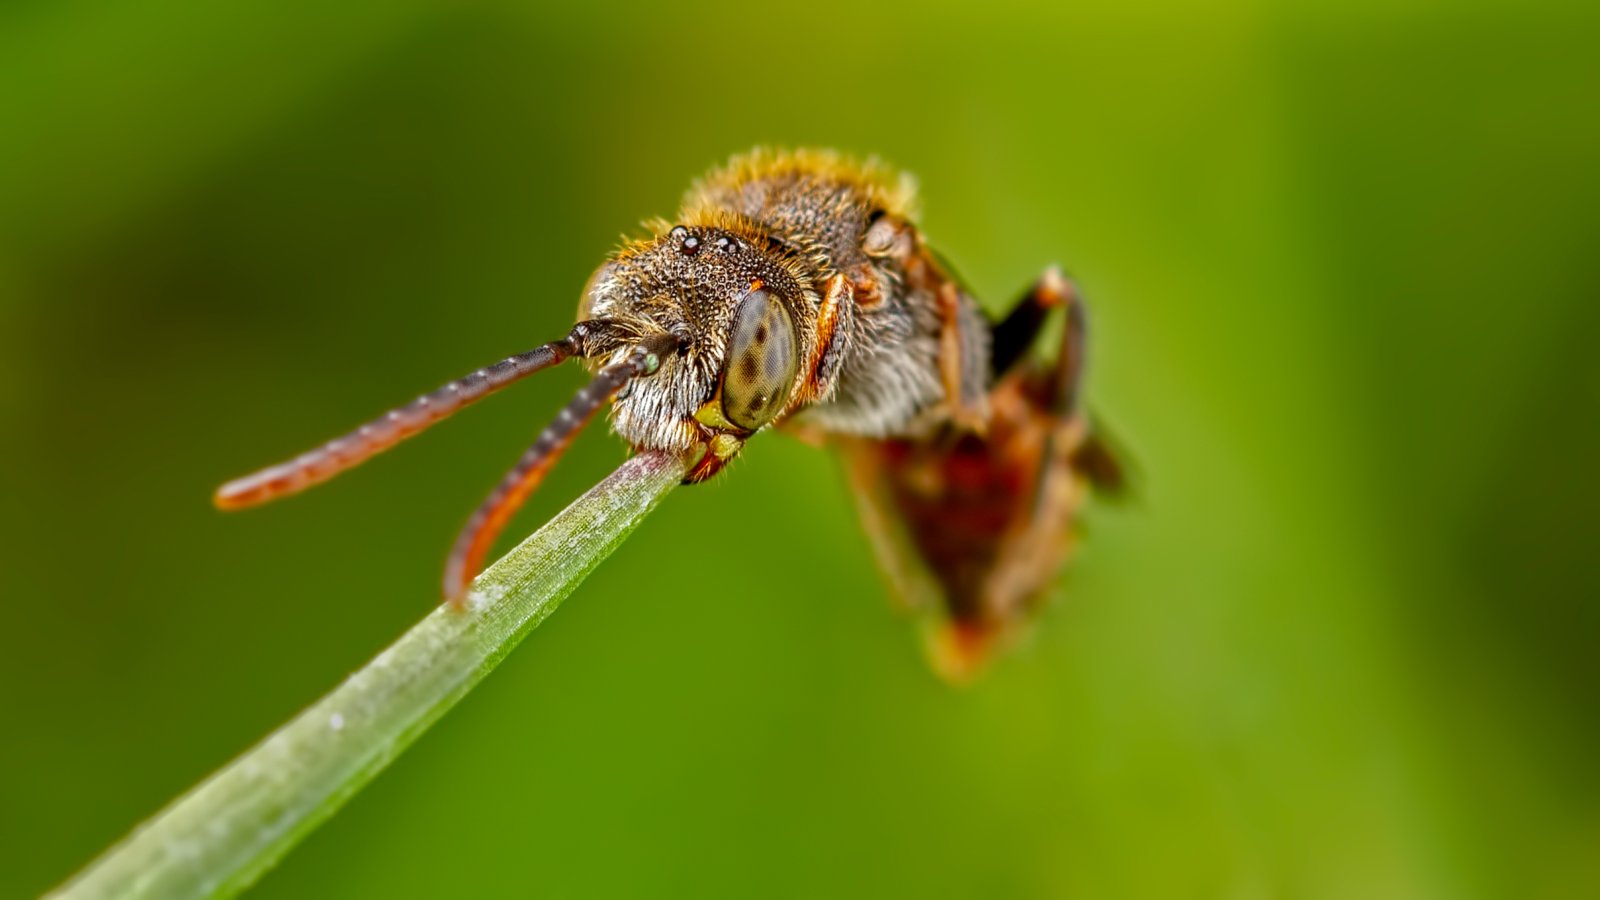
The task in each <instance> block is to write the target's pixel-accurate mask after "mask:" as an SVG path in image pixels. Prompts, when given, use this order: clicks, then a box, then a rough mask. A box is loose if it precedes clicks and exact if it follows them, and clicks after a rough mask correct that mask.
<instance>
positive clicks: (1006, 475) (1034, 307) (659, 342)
mask: <svg viewBox="0 0 1600 900" xmlns="http://www.w3.org/2000/svg"><path fill="white" fill-rule="evenodd" d="M914 194H915V191H914V185H913V183H912V181H911V180H910V179H909V178H908V177H905V176H902V175H897V174H896V173H894V172H892V171H890V170H889V169H887V168H886V167H884V166H882V165H880V164H878V163H876V162H873V161H869V162H867V163H862V164H858V163H855V162H852V161H850V160H848V159H846V158H843V157H841V156H838V155H836V154H834V153H832V152H828V151H795V152H770V151H762V150H757V151H755V152H753V153H751V154H748V155H745V156H742V157H736V158H734V159H733V160H732V161H731V162H730V163H729V164H728V165H726V166H724V167H723V168H721V169H718V170H716V171H714V172H712V173H711V174H710V175H709V176H707V177H705V178H704V179H702V180H701V181H699V182H698V183H696V184H695V186H694V187H693V188H692V189H691V190H690V191H689V193H688V196H687V198H686V199H685V202H684V204H683V207H682V209H681V210H680V212H679V214H678V216H677V219H676V220H675V221H673V222H668V221H662V220H655V221H651V222H648V223H646V226H647V228H648V230H649V236H648V237H646V238H644V239H641V240H634V241H630V242H628V243H626V244H624V245H623V246H622V247H621V248H620V249H618V250H617V251H616V252H614V253H613V254H612V255H611V256H610V257H609V258H608V259H607V260H606V261H605V262H604V263H603V264H602V265H601V266H600V267H599V268H598V269H597V270H596V271H595V273H594V274H593V276H592V277H591V278H590V279H589V282H588V284H587V286H586V287H585V288H584V290H583V293H582V297H581V300H580V302H579V308H578V323H577V324H576V325H574V326H573V328H572V330H571V331H569V332H568V333H567V334H566V336H565V337H562V338H560V339H559V340H556V341H553V342H551V343H547V344H543V345H541V346H538V347H535V348H533V349H532V350H528V351H526V352H524V353H519V354H517V355H515V356H512V357H509V358H507V359H504V360H501V361H500V362H498V363H495V364H494V365H491V366H488V367H486V368H482V369H479V370H477V371H476V372H473V373H472V374H470V375H467V376H465V377H463V378H459V379H457V380H455V381H452V382H450V383H448V384H446V385H444V386H443V387H441V388H439V389H437V390H435V391H433V392H431V393H428V394H423V395H422V396H421V397H418V398H417V399H416V400H415V401H413V402H411V403H409V404H407V405H405V406H402V407H399V408H397V409H395V410H393V411H391V412H389V413H387V414H385V415H383V416H382V417H380V418H378V419H375V420H373V421H372V422H369V423H368V424H366V425H363V426H361V427H360V428H358V429H356V430H355V431H353V432H350V433H349V434H346V435H344V436H342V437H339V438H336V439H334V440H332V441H329V442H328V443H326V444H323V445H322V446H320V447H317V448H315V449H313V450H311V451H309V452H307V453H304V454H301V455H300V456H297V457H295V458H294V459H291V460H289V461H287V462H284V463H281V464H278V465H275V466H271V467H269V468H266V469H263V470H261V471H259V472H256V473H254V474H252V475H248V476H245V477H243V478H240V479H237V480H235V481H230V482H228V483H227V484H225V485H223V486H222V487H221V488H219V489H218V490H217V492H216V496H215V501H216V504H217V506H219V507H220V508H222V509H238V508H242V507H247V506H253V505H256V504H259V503H263V502H265V501H268V500H273V499H276V498H278V497H282V496H285V495H288V494H292V493H296V492H298V491H301V490H304V489H306V488H308V487H310V486H312V485H314V484H317V483H320V482H322V481H326V480H327V479H329V478H332V477H333V476H334V475H337V474H339V473H340V472H343V471H345V470H346V469H349V468H352V467H354V466H356V465H358V464H360V463H362V462H364V461H366V460H367V459H370V458H371V457H372V456H374V455H376V454H378V453H380V452H382V451H384V450H387V449H388V448H390V447H392V446H394V445H395V444H397V443H399V442H400V441H401V440H404V439H405V438H407V437H410V436H412V435H414V434H416V433H418V432H420V431H422V430H423V429H425V428H428V427H429V426H431V425H433V424H434V423H435V422H438V421H439V420H441V419H443V418H445V417H446V416H449V415H450V414H451V413H454V412H455V411H457V410H459V409H461V408H462V407H464V406H466V405H468V404H470V403H473V402H475V401H477V400H480V399H482V398H483V397H486V396H488V395H489V394H492V393H494V392H496V391H498V390H500V389H502V388H505V387H507V386H508V385H510V384H512V383H514V382H517V381H520V380H521V379H523V378H526V377H527V376H529V375H532V374H533V373H535V372H539V371H543V370H545V369H548V368H550V367H552V366H555V365H557V364H558V363H561V362H563V361H565V360H569V359H578V360H581V361H582V362H583V363H584V364H585V365H586V366H587V367H588V368H589V369H590V370H591V371H592V372H593V373H594V375H593V380H592V381H590V382H589V384H588V385H587V386H585V387H584V388H583V389H581V390H580V391H578V393H577V395H576V396H575V397H574V398H573V399H572V400H571V402H569V403H568V404H567V406H566V407H565V408H564V409H562V410H561V412H560V413H559V414H558V415H557V416H556V418H555V420H554V421H553V422H552V423H550V425H549V426H548V427H547V428H545V429H544V431H543V432H542V433H541V434H540V435H539V437H538V439H537V441H536V442H535V443H534V444H533V446H532V447H530V448H529V449H528V450H527V451H526V452H525V453H524V455H523V456H522V458H521V459H520V460H519V461H518V462H517V464H516V466H515V467H514V468H512V470H511V471H510V472H509V473H508V474H507V475H506V476H505V477H504V479H503V480H502V481H501V482H500V483H499V485H498V486H497V487H495V489H494V490H493V491H492V492H491V493H490V494H489V496H488V498H487V499H485V500H484V502H483V503H482V505H480V506H479V507H478V509H477V511H476V512H474V513H473V514H472V516H471V517H470V518H469V519H468V520H467V523H466V525H465V526H464V527H463V528H462V530H461V533H460V535H459V537H458V538H457V539H456V542H455V545H454V547H453V548H452V549H451V551H450V555H449V557H448V561H447V563H446V565H445V572H444V595H445V598H446V599H447V600H448V601H452V602H455V603H457V604H458V605H460V604H461V601H462V598H463V597H464V595H465V593H466V590H467V588H468V586H469V584H470V583H471V580H472V578H473V576H474V575H475V574H476V573H477V572H478V571H480V570H481V569H482V568H483V565H484V560H485V558H486V555H487V553H488V551H489V549H490V547H491V545H492V544H493V542H494V540H495V538H496V536H497V535H498V534H499V533H500V531H501V530H502V529H503V528H504V527H505V525H506V523H507V521H508V520H509V519H510V518H511V516H512V514H513V513H514V512H515V511H516V510H517V509H518V507H520V506H521V505H522V503H523V502H524V501H525V500H526V499H527V497H528V496H529V494H530V493H531V492H532V491H533V490H534V489H535V488H536V487H537V486H538V484H539V482H540V481H541V480H542V478H543V477H544V475H545V473H546V472H548V471H549V469H550V468H551V467H552V466H553V465H554V464H555V463H556V461H557V460H558V459H559V458H560V457H561V455H562V453H563V451H564V450H565V449H566V447H567V445H568V444H569V443H570V442H571V440H572V439H573V437H575V436H576V435H577V434H578V432H579V431H580V430H581V429H582V428H583V427H584V426H585V424H587V423H588V422H589V421H590V420H591V419H592V418H593V417H594V416H595V415H596V414H597V413H598V412H599V411H600V410H601V409H602V408H604V407H606V406H607V405H608V404H609V406H610V413H611V427H612V430H613V431H615V432H616V434H617V435H619V436H620V437H621V438H622V439H623V440H624V441H626V442H627V443H628V444H629V445H630V446H631V447H632V448H633V449H635V450H639V451H643V450H654V451H666V452H670V453H673V454H679V455H681V456H683V457H684V458H685V460H686V465H687V469H686V472H687V474H686V477H685V479H684V480H685V483H698V482H702V481H706V480H708V479H710V478H712V477H714V476H715V475H716V474H717V473H718V472H720V471H721V470H722V469H723V468H724V467H726V466H727V464H728V463H729V462H730V461H731V460H733V459H734V458H735V457H737V456H738V455H739V453H740V452H741V451H742V450H743V448H744V445H745V443H746V442H747V441H749V440H750V439H751V438H752V437H754V436H755V435H756V434H757V433H758V432H761V431H765V430H768V429H773V428H780V429H783V430H787V431H791V432H794V433H796V434H798V435H800V436H802V437H804V438H809V439H811V440H813V441H818V442H822V443H827V444H832V445H835V446H837V447H838V448H839V450H840V451H841V453H842V455H843V458H844V460H845V469H846V471H847V472H848V474H849V478H850V481H851V483H852V487H853V493H854V495H855V496H856V497H857V498H858V505H859V507H860V513H861V518H862V520H863V522H864V524H865V526H866V531H867V534H868V537H869V540H870V542H871V544H872V546H873V548H874V550H875V552H876V554H877V556H878V559H879V562H880V564H881V565H882V567H883V569H884V570H885V571H886V572H887V574H888V576H889V580H890V581H891V583H892V586H893V587H894V589H895V592H896V593H897V594H898V595H899V597H900V598H901V600H902V602H903V604H904V605H905V606H906V607H907V608H908V609H910V610H912V611H914V612H916V613H918V614H920V616H921V618H922V619H923V621H924V623H925V631H926V634H927V645H928V648H929V650H930V658H931V660H932V661H933V663H934V665H935V668H936V669H937V670H938V671H939V672H941V673H943V674H945V675H946V676H949V677H952V678H960V677H963V676H966V675H969V674H971V673H973V672H974V671H976V670H977V669H978V668H979V667H980V666H981V665H982V664H983V663H984V661H985V660H987V659H988V658H990V657H991V656H992V655H993V652H994V651H995V649H996V648H998V647H1001V646H1003V645H1004V644H1006V643H1007V642H1009V641H1010V640H1011V639H1012V638H1013V637H1014V636H1015V635H1016V634H1017V633H1018V631H1019V629H1020V627H1021V626H1022V625H1024V624H1025V623H1027V622H1028V621H1030V620H1031V619H1032V617H1033V614H1034V613H1035V612H1036V610H1037V609H1038V607H1039V605H1040V602H1041V598H1042V597H1043V595H1044V593H1045V591H1046V588H1047V587H1048V586H1049V585H1050V583H1051V582H1052V581H1053V579H1054V578H1055V575H1056V573H1057V572H1058V570H1059V569H1060V568H1061V566H1062V565H1063V563H1064V562H1065V560H1066V558H1067V556H1068V554H1069V553H1070V551H1071V550H1072V548H1073V545H1074V544H1075V540H1076V523H1077V519H1078V515H1079V511H1080V508H1081V507H1082V505H1083V503H1084V500H1085V498H1086V496H1087V494H1088V493H1089V491H1090V489H1091V488H1098V489H1102V490H1106V491H1116V490H1117V489H1118V488H1119V487H1120V486H1121V484H1122V481H1123V479H1122V475H1121V470H1120V468H1119V466H1118V465H1117V462H1116V458H1115V455H1114V454H1113V453H1112V452H1111V451H1110V450H1109V449H1108V446H1107V444H1106V443H1105V442H1103V441H1102V440H1100V439H1099V438H1098V437H1097V435H1096V434H1095V433H1094V432H1093V431H1092V430H1091V427H1090V422H1089V419H1088V417H1087V416H1086V415H1085V413H1084V411H1083V408H1082V401H1081V395H1082V390H1081V385H1082V381H1083V372H1084V349H1085V336H1086V317H1085V313H1084V305H1083V302H1082V300H1081V299H1080V298H1079V296H1078V294H1077V291H1076V290H1075V289H1074V287H1073V284H1072V283H1071V282H1070V281H1068V280H1067V279H1065V278H1064V277H1063V276H1062V275H1061V274H1060V272H1059V271H1057V270H1056V269H1053V268H1052V269H1049V270H1047V271H1046V272H1045V273H1044V275H1043V276H1041V277H1040V278H1039V279H1038V280H1037V281H1036V282H1035V283H1034V284H1033V286H1032V287H1031V288H1030V289H1029V290H1028V291H1027V292H1026V293H1025V294H1024V295H1023V296H1022V299H1021V300H1020V301H1018V302H1017V303H1016V305H1015V306H1014V307H1013V308H1012V310H1011V311H1010V312H1009V313H1008V314H1007V315H1006V316H1005V317H1004V318H1002V319H1000V320H999V321H990V320H989V319H988V318H987V317H986V316H985V315H984V313H983V312H982V310H981V309H980V307H979V305H978V303H977V302H976V301H975V300H974V298H973V296H972V293H971V292H970V291H969V290H967V289H966V287H964V286H963V284H962V283H961V281H960V280H959V279H958V278H957V277H956V276H955V274H954V273H953V272H952V271H951V269H950V267H949V266H948V265H946V264H945V263H944V262H943V261H942V260H941V258H940V257H939V256H938V255H937V254H936V253H934V252H933V250H931V249H930V248H929V247H928V245H927V243H926V242H925V241H924V239H923V236H922V233H921V232H920V231H919V230H918V228H917V225H916V209H915V200H914ZM1057 310H1059V311H1060V313H1061V315H1062V316H1063V317H1064V320H1065V322H1064V326H1063V328H1062V330H1061V334H1062V337H1061V338H1060V341H1059V345H1058V346H1057V347H1056V348H1055V352H1054V356H1053V359H1051V360H1049V361H1043V360H1038V359H1036V358H1035V356H1034V355H1033V354H1032V352H1031V350H1032V347H1033V345H1034V344H1035V343H1036V342H1037V341H1038V339H1039V336H1040V334H1041V332H1042V331H1043V330H1044V325H1045V323H1046V321H1047V319H1048V317H1049V316H1050V315H1051V314H1052V313H1053V312H1055V311H1057Z"/></svg>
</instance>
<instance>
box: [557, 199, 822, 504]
mask: <svg viewBox="0 0 1600 900" xmlns="http://www.w3.org/2000/svg"><path fill="white" fill-rule="evenodd" d="M817 305H818V301H817V299H816V294H815V292H814V291H812V290H811V288H810V285H809V284H808V283H807V281H806V280H805V279H804V277H803V276H802V275H800V274H799V273H797V272H796V271H795V270H794V268H793V266H792V263H791V262H790V261H789V260H788V259H787V258H786V256H785V255H783V254H782V253H781V252H780V251H776V250H774V248H772V247H771V246H769V245H768V244H767V242H766V241H765V240H764V239H762V238H761V236H760V235H759V233H756V232H753V231H751V230H749V229H739V230H734V229H730V228H720V227H710V226H705V227H687V226H682V225H680V226H677V227H674V228H671V229H669V230H667V231H666V233H665V234H664V235H661V236H660V237H658V238H655V239H652V240H650V241H646V242H641V243H638V244H634V245H630V246H628V247H625V248H623V249H622V250H621V251H620V252H619V253H618V254H617V255H616V256H615V257H614V258H613V259H611V260H610V261H608V262H606V263H605V264H604V265H602V266H601V267H600V269H599V270H598V271H596V272H595V274H594V276H593V277H592V278H591V279H590V283H589V288H588V289H587V290H586V291H585V293H584V298H583V301H582V304H581V305H580V308H579V317H580V318H582V319H586V320H594V321H600V322H607V323H614V325H613V327H614V328H615V329H616V330H617V331H618V333H619V334H651V333H657V334H659V333H667V334H673V335H677V336H679V339H680V347H681V349H680V350H679V352H678V353H677V354H676V355H671V356H669V357H667V358H665V359H663V360H662V364H661V370H660V371H659V372H658V373H657V374H656V375H655V377H652V378H650V379H648V380H640V381H638V382H636V383H635V384H634V385H633V386H632V387H631V388H630V390H629V391H628V392H627V393H625V394H624V395H623V396H621V397H619V398H618V400H617V403H616V406H615V416H614V420H613V426H614V427H615V429H616V431H617V433H618V434H619V435H621V436H622V437H623V438H624V439H626V440H627V441H628V442H629V443H631V444H633V445H634V446H636V447H643V448H650V449H660V450H671V451H678V452H682V451H687V450H691V449H693V448H695V447H697V446H704V447H705V448H706V452H705V456H704V457H703V458H702V460H701V463H700V465H698V466H697V467H696V469H695V471H694V473H693V474H692V475H691V478H692V479H693V480H702V479H704V478H707V477H710V475H712V474H714V473H715V472H716V471H717V470H718V469H720V468H721V466H722V465H723V464H725V463H726V462H727V461H728V460H729V459H731V458H732V457H733V456H735V455H736V454H737V453H738V451H739V449H740V448H741V447H742V446H743V444H744V441H745V440H746V439H747V438H748V437H749V436H750V435H751V434H753V433H754V432H756V431H757V430H759V429H760V428H762V427H763V426H765V425H767V424H769V423H770V422H772V421H773V420H775V419H776V418H778V416H779V415H781V414H782V413H783V411H784V410H785V409H787V408H789V407H790V406H791V405H792V404H794V403H797V402H798V401H799V399H800V398H801V396H802V393H803V387H804V380H803V379H802V378H801V377H800V374H801V372H800V369H801V361H802V360H804V359H807V358H809V356H810V355H811V354H810V350H811V345H812V344H813V343H814V342H815V339H816V338H815V335H816V308H817ZM627 346H628V342H627V341H622V342H620V343H618V345H617V347H616V349H615V350H613V351H611V352H610V353H606V354H601V355H599V356H598V358H597V359H596V362H597V363H600V362H615V361H616V359H617V358H620V357H619V356H617V354H625V353H626V352H627V349H626V348H627Z"/></svg>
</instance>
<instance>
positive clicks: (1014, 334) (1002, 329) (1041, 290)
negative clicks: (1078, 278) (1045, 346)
mask: <svg viewBox="0 0 1600 900" xmlns="http://www.w3.org/2000/svg"><path fill="white" fill-rule="evenodd" d="M1080 305H1081V304H1080V302H1079V300H1078V289H1077V287H1076V286H1075V285H1074V284H1073V283H1072V282H1071V281H1070V280H1068V279H1067V278H1066V277H1065V276H1063V275H1062V274H1061V270H1060V269H1058V268H1056V267H1055V266H1051V267H1050V268H1048V269H1046V270H1045V273H1044V274H1043V275H1041V276H1039V280H1038V281H1036V282H1034V283H1033V287H1031V288H1029V289H1028V293H1026V294H1024V295H1023V297H1022V299H1021V300H1018V301H1017V305H1016V306H1014V307H1012V309H1011V312H1010V313H1009V314H1007V315H1006V317H1005V318H1004V319H1002V320H1001V321H1000V322H998V323H996V324H995V325H994V327H993V328H992V329H991V330H990V335H991V339H992V345H991V350H990V357H989V361H990V362H989V364H990V369H991V371H992V372H993V373H994V377H995V379H996V380H999V379H1000V377H1001V376H1003V375H1005V374H1006V373H1007V372H1009V371H1011V369H1012V368H1013V367H1015V366H1016V364H1017V363H1019V362H1021V361H1022V360H1023V359H1025V358H1026V357H1027V355H1028V350H1029V349H1030V348H1031V347H1032V346H1033V342H1034V341H1035V340H1036V339H1038V337H1039V331H1040V329H1041V328H1043V327H1044V321H1045V319H1046V318H1047V317H1048V316H1049V314H1050V311H1051V310H1052V309H1057V308H1059V307H1062V306H1066V307H1068V309H1069V315H1070V309H1071V308H1073V307H1078V306H1080ZM1079 315H1081V312H1080V313H1079ZM1078 341H1079V344H1080V352H1079V353H1078V354H1076V355H1077V356H1082V353H1081V344H1082V338H1081V337H1080V338H1079V339H1078Z"/></svg>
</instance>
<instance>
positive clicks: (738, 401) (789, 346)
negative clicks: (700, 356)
mask: <svg viewBox="0 0 1600 900" xmlns="http://www.w3.org/2000/svg"><path fill="white" fill-rule="evenodd" d="M795 343H796V342H795V335H794V321H793V320H792V319H790V318H789V312H788V310H786V309H784V308H783V304H782V303H779V302H778V300H777V298H775V297H773V296H772V295H771V294H769V293H767V292H766V291H764V290H761V289H760V288H757V289H756V290H753V291H751V292H750V293H748V294H746V295H745V297H744V299H743V300H741V301H739V308H738V309H736V310H734V311H733V328H732V330H731V333H730V335H729V340H728V364H727V368H726V369H725V370H724V372H723V376H722V414H723V415H724V416H726V417H727V418H728V421H729V422H732V423H733V424H735V425H737V426H739V427H740V428H743V429H745V430H747V431H755V430H756V429H757V428H760V427H761V426H763V425H765V424H767V423H768V422H770V421H772V417H773V416H776V415H777V414H778V411H779V410H781V409H783V405H784V403H786V402H787V401H788V399H789V389H790V387H791V386H793V384H794V376H795V371H796V369H798V368H799V354H798V352H797V348H796V346H795Z"/></svg>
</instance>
